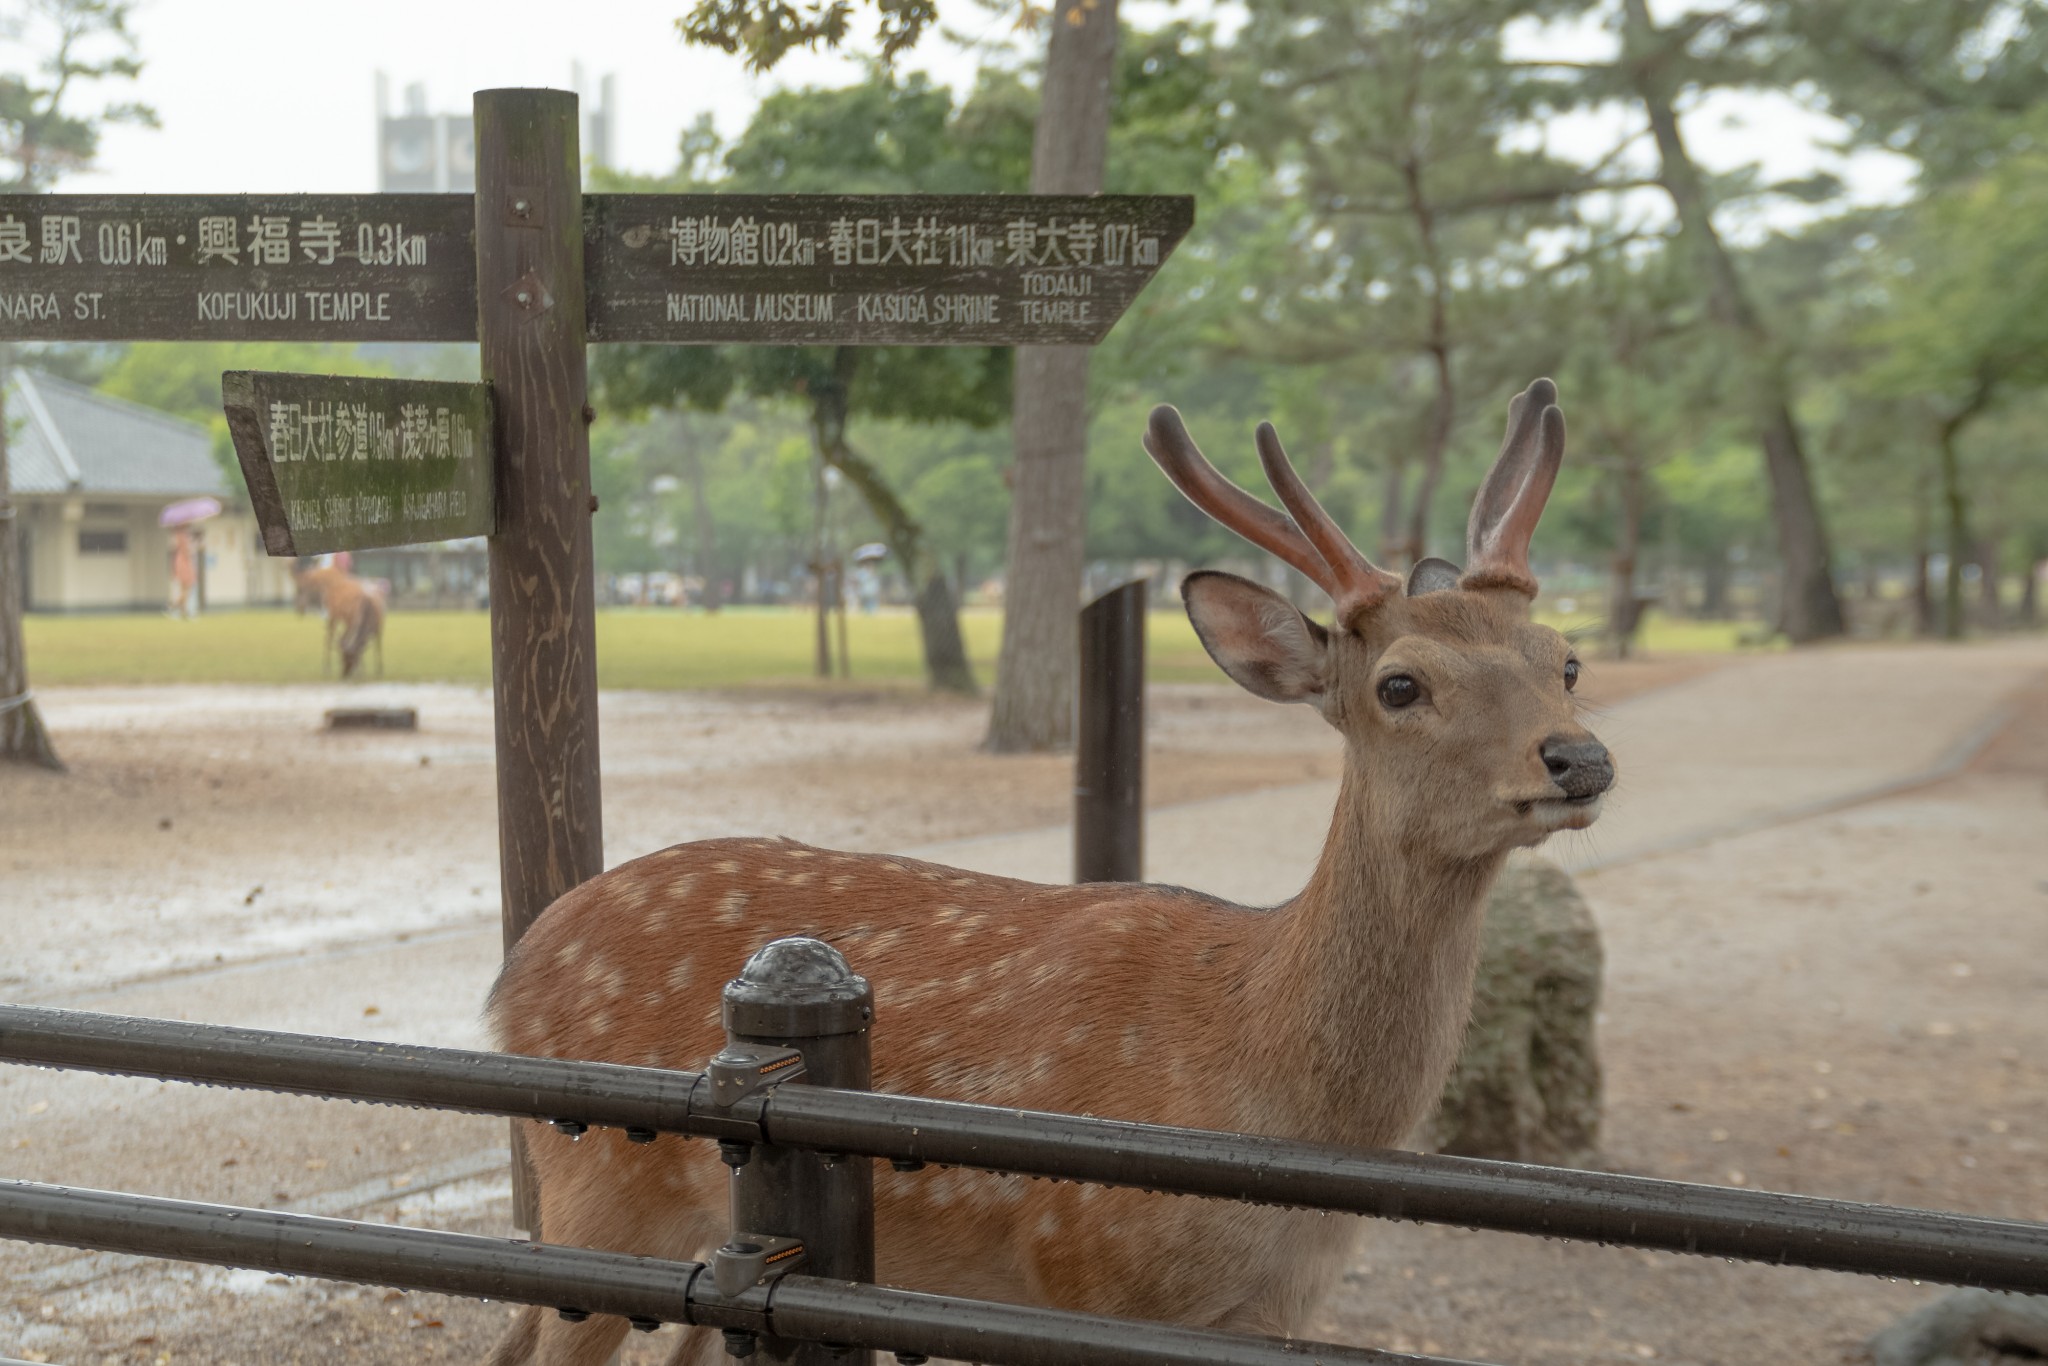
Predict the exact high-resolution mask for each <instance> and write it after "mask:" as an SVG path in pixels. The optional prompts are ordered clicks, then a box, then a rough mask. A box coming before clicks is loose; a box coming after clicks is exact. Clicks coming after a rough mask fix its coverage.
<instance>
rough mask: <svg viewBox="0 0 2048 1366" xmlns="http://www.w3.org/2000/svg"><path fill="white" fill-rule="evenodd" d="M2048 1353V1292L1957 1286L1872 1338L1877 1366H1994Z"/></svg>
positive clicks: (2047, 1354)
mask: <svg viewBox="0 0 2048 1366" xmlns="http://www.w3.org/2000/svg"><path fill="white" fill-rule="evenodd" d="M2043 1357H2048V1295H2013V1294H2006V1293H2004V1292H2001V1291H1995V1290H1956V1291H1951V1292H1950V1293H1949V1294H1946V1295H1943V1296H1942V1297H1941V1298H1940V1299H1938V1300H1935V1301H1934V1302H1932V1303H1931V1304H1925V1305H1922V1306H1921V1307H1920V1308H1918V1309H1915V1310H1914V1311H1913V1312H1912V1313H1910V1314H1908V1315H1906V1317H1904V1318H1902V1319H1900V1320H1899V1321H1898V1322H1897V1323H1895V1324H1893V1325H1892V1326H1891V1327H1889V1328H1887V1329H1885V1330H1884V1331H1883V1332H1882V1333H1879V1334H1878V1335H1877V1336H1876V1337H1874V1338H1872V1339H1871V1340H1870V1360H1871V1362H1872V1366H1988V1363H1991V1362H2004V1361H2010V1362H2021V1361H2039V1360H2041V1359H2042V1358H2043Z"/></svg>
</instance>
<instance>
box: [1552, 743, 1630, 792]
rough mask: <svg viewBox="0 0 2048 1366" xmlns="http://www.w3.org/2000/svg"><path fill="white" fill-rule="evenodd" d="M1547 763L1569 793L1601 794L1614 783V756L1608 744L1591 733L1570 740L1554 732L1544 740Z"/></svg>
mask: <svg viewBox="0 0 2048 1366" xmlns="http://www.w3.org/2000/svg"><path fill="white" fill-rule="evenodd" d="M1543 766H1544V767H1545V768H1547V769H1549V770H1550V780H1551V781H1552V782H1554V783H1556V784H1557V785H1558V786H1559V787H1560V788H1562V789H1563V790H1564V795H1565V796H1567V797H1597V796H1599V795H1600V794H1601V793H1602V792H1605V791H1606V790H1607V789H1608V788H1610V787H1612V786H1614V760H1613V759H1612V758H1611V757H1610V756H1609V755H1608V753H1607V746H1605V745H1603V744H1601V743H1600V742H1599V741H1598V740H1595V739H1592V738H1590V737H1588V738H1587V739H1584V740H1567V739H1564V738H1563V737H1562V736H1555V735H1553V736H1552V737H1551V738H1550V739H1548V740H1545V741H1544V742H1543Z"/></svg>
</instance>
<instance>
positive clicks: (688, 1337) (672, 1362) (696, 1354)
mask: <svg viewBox="0 0 2048 1366" xmlns="http://www.w3.org/2000/svg"><path fill="white" fill-rule="evenodd" d="M724 1360H725V1339H724V1338H722V1337H720V1336H719V1333H718V1330H717V1329H716V1328H705V1327H702V1326H701V1325H700V1326H698V1327H693V1328H685V1329H683V1336H682V1337H681V1339H679V1340H678V1341H677V1343H676V1349H675V1350H674V1351H673V1352H670V1353H669V1355H668V1361H667V1363H666V1366H719V1363H720V1362H722V1361H724Z"/></svg>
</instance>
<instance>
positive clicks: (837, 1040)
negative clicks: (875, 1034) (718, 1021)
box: [714, 938, 875, 1366]
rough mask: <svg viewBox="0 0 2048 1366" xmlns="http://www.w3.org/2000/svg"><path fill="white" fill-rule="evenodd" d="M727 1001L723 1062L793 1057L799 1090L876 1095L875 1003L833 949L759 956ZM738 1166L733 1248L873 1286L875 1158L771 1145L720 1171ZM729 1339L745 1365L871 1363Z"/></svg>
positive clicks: (838, 1352) (801, 942)
mask: <svg viewBox="0 0 2048 1366" xmlns="http://www.w3.org/2000/svg"><path fill="white" fill-rule="evenodd" d="M724 1002H725V1008H724V1017H725V1037H726V1045H727V1052H726V1053H725V1054H721V1059H723V1058H726V1057H729V1056H732V1055H733V1054H734V1053H735V1052H736V1051H744V1047H743V1046H746V1045H754V1046H756V1048H757V1050H758V1051H765V1050H762V1049H760V1046H766V1047H767V1048H768V1049H773V1048H793V1049H795V1050H796V1051H797V1052H799V1053H801V1054H802V1055H803V1064H802V1078H801V1080H802V1081H803V1082H808V1083H810V1084H812V1085H814V1086H832V1087H839V1088H842V1089H846V1090H860V1091H865V1090H867V1089H868V1087H869V1085H870V1084H871V1081H872V1075H871V1072H870V1070H869V1057H868V1025H869V1022H870V1021H871V1020H872V1019H873V1018H874V993H873V992H872V991H871V990H870V989H869V987H868V982H867V979H866V978H865V977H862V976H860V975H859V974H857V973H856V972H854V970H853V969H852V968H851V967H849V966H848V965H847V962H846V959H845V958H843V957H842V956H841V955H840V953H839V950H837V949H835V948H833V947H832V946H831V945H830V944H827V943H825V942H824V941H822V940H818V939H803V938H790V939H777V940H774V941H773V942H771V943H769V944H766V945H764V946H763V947H762V948H761V949H760V950H759V951H758V952H757V953H755V954H754V956H753V957H752V958H750V959H748V960H747V966H746V967H745V968H744V969H743V970H742V971H741V973H740V975H739V976H738V977H736V978H734V979H733V980H732V981H730V982H728V983H726V984H725V997H724ZM768 1066H769V1067H773V1066H775V1064H774V1063H773V1062H770V1063H769V1064H768ZM714 1070H716V1068H715V1067H714ZM792 1070H794V1069H792ZM770 1075H772V1073H770ZM782 1084H784V1085H791V1084H796V1083H795V1082H785V1083H782ZM735 1159H737V1161H738V1165H736V1166H734V1168H733V1176H732V1230H733V1237H734V1239H735V1241H740V1240H741V1239H742V1235H745V1234H754V1235H765V1237H766V1238H767V1239H795V1240H796V1241H797V1242H799V1243H801V1245H802V1247H803V1256H802V1260H801V1262H800V1263H799V1264H797V1265H796V1266H792V1267H791V1268H790V1269H792V1270H797V1269H800V1270H802V1272H803V1273H804V1274H805V1275H807V1276H824V1277H829V1278H831V1279H833V1280H841V1281H861V1282H864V1283H872V1282H873V1281H874V1279H875V1176H874V1159H872V1158H866V1157H850V1156H848V1155H846V1154H844V1153H815V1152H800V1151H798V1150H796V1149H792V1148H778V1147H775V1146H774V1145H772V1144H766V1143H759V1144H754V1145H752V1147H751V1149H750V1150H746V1151H743V1152H733V1153H731V1154H730V1155H729V1157H728V1159H727V1160H728V1161H733V1160H735ZM733 1246H734V1245H733V1244H731V1243H729V1244H728V1245H727V1247H728V1249H733ZM776 1247H777V1245H776V1244H775V1243H772V1242H763V1241H760V1240H756V1241H755V1243H754V1248H753V1251H752V1252H751V1253H746V1252H741V1253H740V1255H741V1256H742V1257H743V1258H745V1257H749V1256H751V1257H753V1258H762V1259H765V1261H766V1262H770V1263H772V1261H773V1260H774V1258H775V1256H776ZM762 1269H763V1270H764V1271H766V1270H768V1269H770V1268H769V1267H768V1266H766V1265H764V1266H763V1268H762ZM741 1336H744V1335H741ZM727 1337H728V1341H729V1344H730V1345H729V1347H728V1350H732V1349H733V1348H734V1347H741V1348H755V1347H757V1348H758V1350H757V1352H755V1351H750V1356H751V1357H752V1358H753V1359H754V1360H758V1361H760V1362H761V1363H763V1366H781V1363H791V1366H868V1363H869V1361H870V1360H871V1359H872V1354H870V1353H865V1352H860V1353H854V1352H848V1351H846V1350H844V1349H834V1348H828V1347H823V1346H819V1345H817V1344H811V1343H799V1342H792V1341H790V1340H788V1339H786V1338H776V1337H766V1336H764V1337H761V1338H760V1339H759V1341H758V1344H754V1343H739V1342H734V1341H733V1339H734V1337H735V1335H733V1334H728V1335H727Z"/></svg>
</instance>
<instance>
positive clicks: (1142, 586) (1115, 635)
mask: <svg viewBox="0 0 2048 1366" xmlns="http://www.w3.org/2000/svg"><path fill="white" fill-rule="evenodd" d="M1148 587H1149V585H1148V583H1147V581H1146V580H1144V579H1135V580H1133V581H1131V582H1130V583H1127V584H1124V585H1123V586H1121V587H1118V588H1112V589H1110V590H1109V591H1108V592H1107V593H1104V594H1103V595H1102V596H1101V597H1099V598H1097V599H1096V600H1095V601H1093V602H1091V603H1089V604H1088V605H1087V606H1086V607H1084V608H1082V609H1081V675H1080V699H1079V714H1078V715H1077V716H1076V718H1075V725H1074V881H1076V882H1143V881H1144V880H1145V599H1146V595H1147V590H1148Z"/></svg>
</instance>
